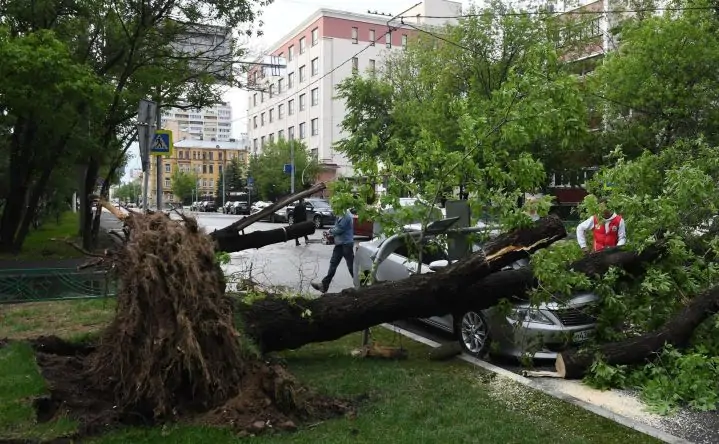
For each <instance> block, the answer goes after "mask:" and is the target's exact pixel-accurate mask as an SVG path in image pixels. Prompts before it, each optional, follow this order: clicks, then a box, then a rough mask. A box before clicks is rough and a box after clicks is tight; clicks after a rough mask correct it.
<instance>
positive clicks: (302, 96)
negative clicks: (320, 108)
mask: <svg viewBox="0 0 719 444" xmlns="http://www.w3.org/2000/svg"><path fill="white" fill-rule="evenodd" d="M306 95H307V94H300V111H304V110H305V102H306V100H305V96H306Z"/></svg>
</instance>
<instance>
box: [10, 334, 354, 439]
mask: <svg viewBox="0 0 719 444" xmlns="http://www.w3.org/2000/svg"><path fill="white" fill-rule="evenodd" d="M32 344H33V347H35V350H36V354H37V362H38V365H39V366H40V370H41V373H42V375H43V377H44V378H45V379H46V380H47V381H48V383H49V386H50V393H51V394H50V396H48V397H41V398H38V399H36V400H35V401H34V406H35V410H36V414H37V420H38V422H46V421H50V420H52V419H54V418H56V417H58V416H61V415H67V416H69V417H71V418H74V419H76V420H77V421H78V422H79V424H80V427H79V430H78V436H88V435H98V434H102V433H106V432H108V431H110V430H113V429H115V428H117V427H121V426H152V425H157V424H158V423H162V422H163V421H165V420H166V418H154V417H152V415H148V413H147V412H139V411H132V410H125V411H123V410H121V409H118V408H117V405H116V403H115V398H114V395H113V393H112V392H109V391H101V390H98V389H96V388H94V387H93V386H92V384H91V383H90V381H91V380H90V379H89V378H87V375H86V372H87V370H88V364H89V362H88V358H90V357H91V356H92V351H93V350H94V347H93V346H88V345H75V344H71V343H67V342H64V341H63V340H62V339H59V338H57V337H42V338H38V339H37V340H34V341H32ZM282 396H284V399H283V398H282ZM183 407H185V406H178V409H177V411H178V414H177V415H176V416H175V417H174V418H173V420H174V421H177V422H184V423H188V424H197V425H200V424H201V425H210V426H219V427H229V428H232V429H233V430H235V431H236V432H238V433H240V434H259V433H263V432H269V431H273V430H287V431H292V430H295V429H297V428H298V427H300V426H301V425H302V424H303V423H307V422H310V421H311V422H316V421H317V420H324V419H330V418H333V417H338V416H342V415H345V414H354V402H352V401H346V400H340V399H333V398H329V397H325V396H321V395H318V394H316V393H313V392H312V391H311V390H309V389H307V388H306V387H303V386H301V385H300V384H299V383H297V381H296V380H295V379H294V377H293V376H292V375H290V374H289V373H288V371H287V370H286V369H285V368H284V367H282V366H280V365H279V364H272V365H270V364H266V363H264V362H262V361H257V362H255V363H253V364H252V365H251V368H250V369H249V371H248V372H247V373H246V376H245V377H244V378H243V380H242V383H241V384H240V386H239V387H238V390H237V393H236V394H235V395H234V396H232V397H231V398H230V399H229V400H227V401H226V402H224V403H222V404H220V405H218V406H215V407H214V408H211V409H209V410H207V411H201V410H192V409H191V408H183ZM18 442H28V441H18ZM0 444H1V443H0Z"/></svg>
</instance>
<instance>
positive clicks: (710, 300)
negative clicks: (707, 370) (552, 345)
mask: <svg viewBox="0 0 719 444" xmlns="http://www.w3.org/2000/svg"><path fill="white" fill-rule="evenodd" d="M717 312H719V287H713V288H711V289H709V290H707V291H704V292H703V293H701V294H699V295H698V296H696V297H695V298H693V299H692V300H691V301H690V302H689V303H688V304H687V305H686V306H685V307H684V309H682V310H681V311H680V312H679V313H677V314H676V315H675V316H674V317H673V318H672V319H671V320H669V321H668V322H667V323H666V324H664V325H663V326H662V327H661V328H660V329H658V330H656V331H653V332H649V333H646V334H643V335H640V336H636V337H633V338H628V339H625V340H624V341H620V342H613V343H609V344H602V345H599V346H598V347H596V348H589V349H581V350H578V349H571V350H567V351H564V352H562V353H560V354H559V355H558V356H557V361H556V363H555V367H556V370H557V373H558V376H560V377H562V378H565V379H579V378H582V377H584V375H585V374H586V373H587V372H588V371H589V369H590V368H591V366H592V364H593V363H594V362H595V361H596V360H597V358H601V359H603V360H604V362H606V363H607V364H610V365H633V364H642V363H644V362H646V361H648V360H650V359H651V358H652V357H653V356H654V355H655V354H657V353H659V352H660V351H661V350H662V348H663V347H664V346H665V345H666V344H671V345H673V346H675V347H680V348H683V347H685V346H686V345H687V344H688V343H689V340H690V339H691V337H692V334H693V333H694V330H695V329H696V328H697V327H698V326H699V324H701V323H702V322H704V320H706V319H707V318H708V317H710V316H711V315H713V314H715V313H717Z"/></svg>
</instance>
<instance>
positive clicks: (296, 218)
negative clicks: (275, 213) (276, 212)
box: [292, 199, 310, 247]
mask: <svg viewBox="0 0 719 444" xmlns="http://www.w3.org/2000/svg"><path fill="white" fill-rule="evenodd" d="M292 220H293V222H292V223H295V224H297V223H300V222H306V221H307V207H306V206H305V200H304V199H300V200H299V201H297V204H295V207H294V208H293V209H292ZM309 243H310V239H309V238H308V237H307V236H305V245H309ZM295 246H296V247H299V246H300V240H299V239H295Z"/></svg>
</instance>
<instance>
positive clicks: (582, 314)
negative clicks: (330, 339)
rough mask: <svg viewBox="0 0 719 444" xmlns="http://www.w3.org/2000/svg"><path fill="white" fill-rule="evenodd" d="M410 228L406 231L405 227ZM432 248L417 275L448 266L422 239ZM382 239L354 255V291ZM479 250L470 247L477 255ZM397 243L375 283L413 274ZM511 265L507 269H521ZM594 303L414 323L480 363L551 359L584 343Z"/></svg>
mask: <svg viewBox="0 0 719 444" xmlns="http://www.w3.org/2000/svg"><path fill="white" fill-rule="evenodd" d="M407 228H410V227H407ZM425 239H426V242H427V243H428V244H432V243H434V244H435V245H434V248H430V249H428V251H426V252H425V253H423V260H422V263H423V266H422V268H421V272H422V273H432V272H434V271H436V270H439V269H441V268H442V267H444V266H447V265H448V264H449V261H448V257H447V253H446V251H444V250H443V248H441V247H440V246H439V243H437V242H436V237H435V236H432V235H425ZM387 241H388V239H387V238H383V237H379V238H375V239H373V240H371V241H368V242H361V243H360V244H359V246H358V247H357V251H356V252H355V261H354V285H355V287H359V286H360V285H361V283H362V282H363V281H364V282H366V280H367V279H368V278H369V276H370V270H372V267H373V263H374V262H375V256H376V255H377V253H378V251H379V249H380V247H382V245H383V244H384V243H385V242H387ZM478 249H479V246H476V245H475V246H474V250H475V251H476V250H478ZM407 250H408V249H407V247H406V246H404V245H402V244H401V243H400V244H398V245H397V248H396V249H394V250H393V252H392V253H391V254H389V255H388V256H387V257H386V259H385V260H384V261H381V262H380V264H379V266H378V267H377V273H376V281H377V282H383V281H397V280H401V279H406V278H408V277H409V276H410V275H411V274H414V273H416V272H417V265H418V264H417V263H416V262H415V261H413V260H411V259H410V258H409V254H408V252H407ZM525 264H526V261H525V262H524V263H522V262H518V263H515V264H514V265H513V266H512V267H511V268H518V267H521V266H524V265H525ZM597 301H598V297H597V296H596V295H594V294H592V293H581V294H577V295H575V296H573V297H572V298H571V299H570V300H569V301H567V302H566V303H562V304H560V303H559V302H549V303H546V304H541V305H540V306H538V307H531V306H530V305H529V304H528V303H527V304H517V305H514V306H513V308H512V309H511V312H510V313H509V314H508V315H507V313H506V312H505V311H503V310H500V309H499V308H497V307H492V308H489V309H485V310H473V309H467V310H464V311H463V312H462V313H453V314H449V315H446V316H435V317H431V318H428V319H420V321H422V322H424V323H426V324H429V325H431V326H433V327H437V328H440V329H442V330H444V331H446V332H449V333H451V334H453V335H454V336H455V337H456V338H457V339H458V341H459V344H460V345H461V347H462V349H463V350H464V351H465V352H467V353H469V354H471V355H474V356H478V357H481V356H483V355H484V354H486V353H487V352H492V353H495V354H498V355H505V356H512V357H521V356H523V355H524V354H525V352H527V351H530V350H532V351H533V353H531V354H532V356H533V357H534V358H535V359H555V358H556V356H557V352H559V351H561V350H562V349H564V348H566V347H567V346H568V345H572V344H578V343H581V342H584V341H586V340H587V339H589V338H590V336H591V334H592V333H593V331H594V329H595V322H596V314H595V313H596V309H597Z"/></svg>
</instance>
